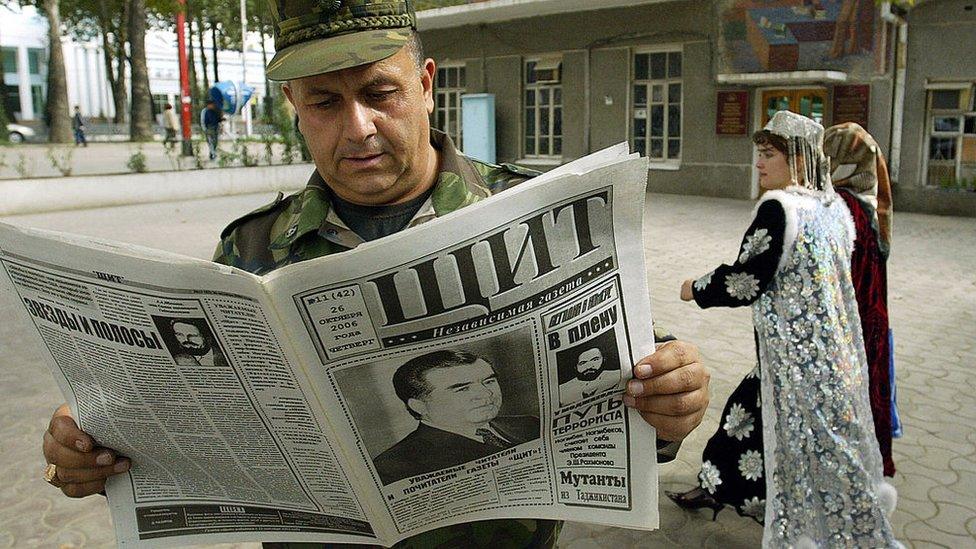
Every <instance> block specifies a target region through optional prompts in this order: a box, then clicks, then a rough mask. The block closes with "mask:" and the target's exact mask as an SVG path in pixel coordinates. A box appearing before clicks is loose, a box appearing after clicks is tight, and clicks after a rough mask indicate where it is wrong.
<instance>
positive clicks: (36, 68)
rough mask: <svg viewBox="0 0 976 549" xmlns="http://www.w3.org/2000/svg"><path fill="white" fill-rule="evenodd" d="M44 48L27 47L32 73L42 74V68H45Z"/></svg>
mask: <svg viewBox="0 0 976 549" xmlns="http://www.w3.org/2000/svg"><path fill="white" fill-rule="evenodd" d="M45 66H46V63H45V61H44V50H42V49H39V48H27V67H28V68H29V69H30V73H31V74H32V75H42V74H44V73H43V72H41V69H42V68H45Z"/></svg>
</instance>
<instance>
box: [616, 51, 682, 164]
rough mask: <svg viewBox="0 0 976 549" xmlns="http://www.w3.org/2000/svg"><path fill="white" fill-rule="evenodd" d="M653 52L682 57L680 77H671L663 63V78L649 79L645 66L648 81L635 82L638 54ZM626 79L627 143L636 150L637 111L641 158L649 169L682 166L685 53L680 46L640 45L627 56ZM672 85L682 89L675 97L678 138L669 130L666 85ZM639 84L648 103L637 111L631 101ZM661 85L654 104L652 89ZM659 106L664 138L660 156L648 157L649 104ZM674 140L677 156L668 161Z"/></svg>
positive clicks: (667, 91) (668, 99)
mask: <svg viewBox="0 0 976 549" xmlns="http://www.w3.org/2000/svg"><path fill="white" fill-rule="evenodd" d="M656 53H664V54H668V53H677V54H679V55H680V56H681V74H680V75H679V76H676V77H673V76H670V75H669V74H668V65H667V64H665V75H664V78H659V79H652V78H650V76H651V75H650V66H648V78H647V79H642V80H638V79H637V74H636V67H635V65H636V59H637V56H638V55H648V54H656ZM628 63H629V75H630V77H629V79H628V84H629V85H628V86H627V140H628V142H629V143H630V146H631V150H635V151H636V150H637V149H636V143H637V136H636V135H635V130H636V128H637V123H636V122H635V120H637V119H638V118H637V116H638V114H639V112H638V111H644V113H643V114H644V120H645V123H644V137H643V140H644V156H647V157H648V160H649V168H650V169H661V170H675V169H678V168H679V167H680V165H681V159H682V157H683V156H684V129H685V123H684V122H685V114H684V94H685V85H684V73H685V53H684V45H683V44H661V45H655V46H641V47H637V48H633V49H632V50H631V52H630V56H629V60H628ZM672 84H678V85H680V86H681V93H680V95H679V97H678V101H677V106H678V116H679V117H680V126H679V129H678V135H677V137H675V136H672V135H671V134H670V133H669V131H668V126H669V122H670V121H669V113H668V111H669V106H670V105H671V104H672V103H671V97H670V95H669V86H670V85H672ZM638 85H643V86H645V91H646V94H647V103H645V107H643V108H641V109H639V108H637V107H636V106H635V103H634V100H635V99H636V98H635V97H634V88H635V87H636V86H638ZM656 85H660V86H661V89H662V95H661V101H659V102H653V103H652V100H653V89H654V86H656ZM654 104H656V105H662V106H663V110H664V121H663V132H664V133H663V135H662V136H661V137H660V139H662V143H663V147H662V156H661V157H660V158H657V157H651V156H649V155H648V153H649V152H650V139H651V138H650V131H651V127H650V126H651V125H650V120H651V116H650V110H651V106H652V105H654ZM671 140H677V141H678V147H679V152H678V155H677V157H675V158H669V157H668V156H669V149H670V141H671Z"/></svg>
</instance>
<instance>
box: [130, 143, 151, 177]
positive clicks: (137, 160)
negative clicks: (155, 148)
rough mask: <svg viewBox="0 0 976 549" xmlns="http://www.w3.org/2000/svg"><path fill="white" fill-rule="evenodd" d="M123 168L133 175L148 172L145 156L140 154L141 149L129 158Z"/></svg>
mask: <svg viewBox="0 0 976 549" xmlns="http://www.w3.org/2000/svg"><path fill="white" fill-rule="evenodd" d="M125 167H127V168H129V171H131V172H135V173H146V171H148V168H147V167H146V155H145V153H143V152H142V147H139V150H137V151H136V152H135V153H133V154H132V156H130V157H129V160H128V161H127V162H126V163H125Z"/></svg>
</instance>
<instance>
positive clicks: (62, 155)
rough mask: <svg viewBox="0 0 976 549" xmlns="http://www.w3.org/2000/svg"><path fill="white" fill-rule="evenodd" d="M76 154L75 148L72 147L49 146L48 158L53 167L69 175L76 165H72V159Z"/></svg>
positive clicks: (66, 175)
mask: <svg viewBox="0 0 976 549" xmlns="http://www.w3.org/2000/svg"><path fill="white" fill-rule="evenodd" d="M74 155H75V150H74V149H72V148H56V147H48V148H47V159H48V160H49V161H50V162H51V167H53V168H54V169H56V170H58V171H59V172H61V175H63V176H65V177H68V176H69V175H71V172H72V170H73V169H74V166H72V165H71V159H72V158H73V157H74Z"/></svg>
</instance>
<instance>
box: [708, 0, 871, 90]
mask: <svg viewBox="0 0 976 549" xmlns="http://www.w3.org/2000/svg"><path fill="white" fill-rule="evenodd" d="M721 13H722V18H721V23H720V25H721V28H720V34H721V40H720V42H721V45H722V60H723V64H724V67H722V69H723V72H732V73H752V72H783V71H802V70H839V71H845V72H849V73H850V72H854V73H858V74H860V75H865V76H866V75H868V74H870V73H871V72H872V71H873V70H874V52H875V48H876V47H877V43H878V36H877V33H878V32H879V28H880V27H881V26H880V25H879V22H878V19H879V17H878V14H877V7H876V5H875V2H874V0H726V2H725V4H724V6H723V9H722V12H721Z"/></svg>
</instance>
